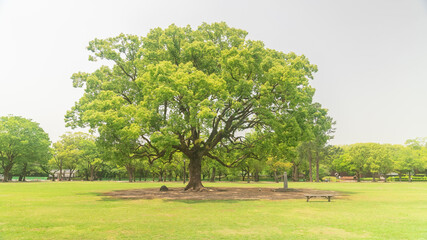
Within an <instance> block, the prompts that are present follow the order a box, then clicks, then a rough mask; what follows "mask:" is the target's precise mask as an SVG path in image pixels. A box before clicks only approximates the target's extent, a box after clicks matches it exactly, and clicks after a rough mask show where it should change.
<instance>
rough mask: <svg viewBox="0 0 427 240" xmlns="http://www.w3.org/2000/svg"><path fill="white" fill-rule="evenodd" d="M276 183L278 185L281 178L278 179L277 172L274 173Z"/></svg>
mask: <svg viewBox="0 0 427 240" xmlns="http://www.w3.org/2000/svg"><path fill="white" fill-rule="evenodd" d="M274 181H275V182H276V183H278V182H279V178H278V177H277V172H276V171H274Z"/></svg>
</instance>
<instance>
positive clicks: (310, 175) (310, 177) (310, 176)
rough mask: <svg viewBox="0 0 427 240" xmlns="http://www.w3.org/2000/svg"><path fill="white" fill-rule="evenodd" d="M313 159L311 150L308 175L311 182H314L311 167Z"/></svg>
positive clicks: (309, 151)
mask: <svg viewBox="0 0 427 240" xmlns="http://www.w3.org/2000/svg"><path fill="white" fill-rule="evenodd" d="M312 159H313V156H312V155H311V150H308V175H309V176H308V178H309V180H310V182H313V169H312V166H311V165H312V164H311V162H312Z"/></svg>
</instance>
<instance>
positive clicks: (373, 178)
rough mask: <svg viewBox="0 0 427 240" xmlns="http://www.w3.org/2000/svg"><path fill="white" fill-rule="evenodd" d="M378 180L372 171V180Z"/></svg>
mask: <svg viewBox="0 0 427 240" xmlns="http://www.w3.org/2000/svg"><path fill="white" fill-rule="evenodd" d="M376 181H377V180H376V179H375V173H372V182H376Z"/></svg>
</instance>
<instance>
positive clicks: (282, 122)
mask: <svg viewBox="0 0 427 240" xmlns="http://www.w3.org/2000/svg"><path fill="white" fill-rule="evenodd" d="M246 36H247V32H246V31H244V30H240V29H236V28H231V27H229V26H227V25H226V24H225V23H213V24H206V23H204V24H202V25H201V26H199V27H198V28H197V29H192V28H191V27H190V26H187V27H178V26H175V25H171V26H169V27H168V28H166V29H161V28H156V29H153V30H151V31H150V32H149V33H148V34H147V36H145V37H139V36H134V35H124V34H121V35H119V36H117V37H113V38H107V39H95V40H93V41H91V42H90V43H89V47H88V50H89V51H90V52H91V55H90V57H89V59H90V60H91V61H97V60H108V61H111V62H112V65H111V67H109V66H102V67H100V68H99V69H97V70H96V71H94V72H93V73H83V72H79V73H75V74H73V76H72V79H73V83H74V87H82V88H84V89H85V93H84V95H83V96H82V97H81V98H80V100H79V101H78V102H77V103H76V104H75V106H74V107H73V108H72V109H71V110H70V111H68V113H67V115H66V121H67V123H68V125H70V126H80V127H86V126H89V127H90V128H92V129H96V130H97V131H98V133H99V138H98V141H99V142H100V143H101V145H103V146H106V147H108V148H109V149H113V150H114V151H115V153H116V155H117V157H119V156H121V157H122V158H123V159H127V160H125V161H128V162H129V164H130V165H132V159H146V160H148V161H149V162H150V163H152V162H154V161H155V160H157V159H161V158H162V159H171V158H172V155H173V154H174V153H176V152H181V153H182V154H184V155H185V156H186V157H187V158H188V159H190V165H189V171H190V181H189V184H188V185H187V187H186V189H190V188H192V189H196V190H197V189H200V188H201V187H202V184H201V176H200V175H201V163H202V160H203V159H206V158H210V159H213V160H215V161H217V162H218V163H220V164H221V165H224V166H234V165H236V164H237V163H238V162H239V161H242V160H244V159H247V158H250V157H251V151H249V150H250V149H251V148H253V147H254V146H255V145H256V144H257V142H259V141H263V140H264V139H265V138H267V137H269V136H271V135H272V134H273V135H274V136H276V137H279V138H280V139H281V141H282V142H284V143H286V144H287V145H289V146H296V145H298V143H299V142H300V141H302V140H303V139H304V138H306V137H308V135H309V131H310V127H309V126H310V124H311V122H310V119H312V118H311V116H310V106H311V105H312V97H313V94H314V88H312V87H311V86H310V84H309V80H310V79H312V78H313V75H312V74H313V73H314V72H316V71H317V67H316V66H315V65H312V64H310V62H309V61H308V59H307V58H306V57H305V56H303V55H300V56H299V55H296V54H294V53H288V54H285V53H282V52H279V51H276V50H272V49H268V48H266V47H265V46H264V44H263V42H261V41H253V40H248V39H246ZM242 148H244V149H246V150H245V151H244V152H243V153H242V154H240V155H239V156H235V153H234V152H235V151H240V150H241V149H242ZM219 149H221V155H223V154H231V155H230V156H235V157H220V156H219V155H217V154H216V153H218V151H219ZM233 154H234V155H233ZM130 165H129V167H130V168H131V167H132V166H130ZM127 167H128V166H127Z"/></svg>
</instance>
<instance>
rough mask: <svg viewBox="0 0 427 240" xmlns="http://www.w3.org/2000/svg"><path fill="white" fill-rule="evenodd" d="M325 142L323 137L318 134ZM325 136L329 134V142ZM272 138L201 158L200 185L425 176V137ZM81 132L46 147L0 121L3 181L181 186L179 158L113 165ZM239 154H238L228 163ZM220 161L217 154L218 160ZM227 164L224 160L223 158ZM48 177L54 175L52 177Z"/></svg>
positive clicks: (18, 120)
mask: <svg viewBox="0 0 427 240" xmlns="http://www.w3.org/2000/svg"><path fill="white" fill-rule="evenodd" d="M323 134H324V135H321V136H323V138H324V139H327V138H328V137H325V136H326V135H328V134H326V135H325V132H324V133H323ZM328 136H329V137H330V135H328ZM274 142H275V139H273V138H272V139H268V140H265V141H263V142H262V143H261V144H259V145H258V146H257V147H256V148H255V150H254V151H253V152H254V155H253V157H251V158H247V159H245V160H243V161H240V162H239V163H238V164H237V165H236V166H235V167H233V168H228V167H225V166H223V165H221V164H219V163H218V162H217V161H214V160H211V159H206V161H205V164H203V166H202V180H204V181H248V182H249V181H262V180H270V181H271V180H273V181H280V180H281V177H282V175H283V172H285V171H286V172H287V173H288V176H289V177H290V179H292V180H293V181H321V180H322V178H324V177H327V176H334V175H335V173H338V174H339V175H340V176H355V177H356V179H357V180H358V181H360V180H362V179H363V178H367V177H370V178H371V179H372V181H377V180H379V179H380V177H381V178H382V179H385V178H386V177H387V174H389V173H396V174H398V177H399V179H401V178H402V177H403V176H405V178H406V179H407V180H408V181H411V179H412V176H413V175H415V174H425V171H426V169H427V142H426V139H425V138H417V139H410V140H407V141H406V144H405V145H391V144H378V143H356V144H352V145H345V146H331V145H327V141H325V140H323V141H322V140H320V137H313V138H312V140H311V141H307V142H301V143H300V144H299V145H298V146H296V147H287V146H286V145H285V144H282V145H280V144H279V145H277V144H275V143H274ZM114 151H115V150H111V149H108V148H106V147H105V146H103V145H102V144H100V143H99V142H98V141H97V138H96V137H94V136H93V135H91V134H88V133H82V132H77V133H67V134H64V135H63V136H61V138H60V140H58V141H57V142H55V143H53V144H51V142H50V141H49V138H48V136H47V134H46V133H45V132H44V131H43V129H41V128H40V126H39V125H38V124H37V123H35V122H33V121H31V120H28V119H25V118H22V117H15V116H8V117H2V118H0V160H1V173H2V174H3V175H4V180H3V181H8V180H10V179H11V178H12V176H16V177H17V180H19V181H25V179H26V177H27V176H45V177H47V176H49V175H50V176H51V180H71V178H69V177H68V178H64V177H60V176H63V171H64V170H65V169H67V171H68V173H73V172H74V173H76V176H77V177H76V178H74V180H77V179H78V180H87V181H92V180H103V179H104V180H125V179H126V180H128V181H130V182H132V181H184V179H186V180H187V179H188V178H189V171H188V164H189V162H188V160H187V161H185V160H186V158H185V156H184V155H182V154H176V155H174V156H173V158H171V159H162V160H161V161H156V162H153V163H151V164H150V163H149V162H148V161H146V160H144V159H138V158H128V159H126V158H119V157H117V156H120V155H121V154H117V153H115V152H114ZM243 154H245V149H241V150H240V152H236V153H235V155H234V156H233V157H235V158H238V157H239V155H243ZM219 156H220V154H219ZM227 157H229V156H227ZM55 173H57V174H56V175H57V176H59V177H57V178H56V179H55V177H52V176H53V175H54V174H55Z"/></svg>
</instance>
